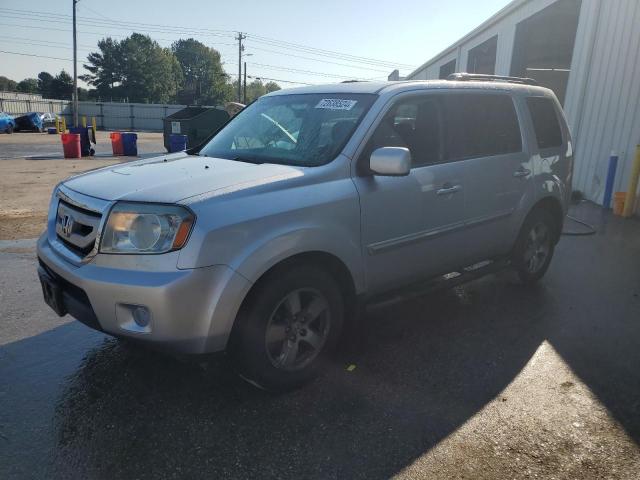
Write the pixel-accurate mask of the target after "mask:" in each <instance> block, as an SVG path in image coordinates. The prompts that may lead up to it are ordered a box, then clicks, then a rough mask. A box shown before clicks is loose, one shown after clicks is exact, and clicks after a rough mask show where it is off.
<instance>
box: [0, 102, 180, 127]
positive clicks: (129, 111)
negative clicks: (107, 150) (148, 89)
mask: <svg viewBox="0 0 640 480" xmlns="http://www.w3.org/2000/svg"><path fill="white" fill-rule="evenodd" d="M185 106H186V105H160V104H146V103H96V102H78V114H79V115H80V116H83V115H85V116H87V117H96V123H97V125H98V128H104V129H105V130H145V131H158V132H161V131H162V129H163V126H162V120H163V119H164V118H165V117H166V116H168V115H171V114H172V113H175V112H177V111H178V110H181V109H183V108H185ZM0 111H2V112H7V113H9V114H11V115H14V116H15V115H21V114H24V113H27V112H51V113H56V114H58V115H64V117H65V118H66V120H67V124H69V122H70V121H71V102H69V101H68V100H47V99H42V100H30V99H23V100H21V99H15V98H1V97H0Z"/></svg>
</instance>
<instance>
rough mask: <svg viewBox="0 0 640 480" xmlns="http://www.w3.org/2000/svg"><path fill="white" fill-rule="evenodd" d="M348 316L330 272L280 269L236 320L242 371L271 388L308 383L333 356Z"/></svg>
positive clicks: (233, 350) (260, 286) (255, 292)
mask: <svg viewBox="0 0 640 480" xmlns="http://www.w3.org/2000/svg"><path fill="white" fill-rule="evenodd" d="M305 317H306V318H305ZM343 318H344V301H343V298H342V295H341V293H340V290H339V289H338V287H337V282H336V281H335V280H334V279H333V277H332V276H331V275H330V274H328V273H327V272H325V271H324V270H322V269H320V268H317V267H314V266H307V265H294V266H290V267H288V268H284V269H277V270H274V271H273V272H271V273H270V274H267V276H265V277H264V278H263V279H261V280H260V282H259V283H258V284H257V285H256V287H254V289H253V290H252V291H251V292H250V294H249V296H248V298H247V299H246V301H245V305H243V307H242V308H241V310H240V312H239V314H238V317H237V319H236V326H235V327H234V332H233V335H232V341H231V345H232V347H231V354H232V357H233V359H234V362H235V364H236V366H237V368H238V372H239V374H240V376H241V377H242V378H244V379H245V380H247V381H249V382H250V383H252V384H254V385H256V386H258V387H260V388H263V389H265V390H268V391H288V390H292V389H295V388H298V387H300V386H302V385H303V384H305V383H307V382H308V381H310V380H312V379H313V378H315V377H316V376H317V375H318V373H319V372H320V370H321V367H322V365H323V364H324V363H325V362H326V361H327V359H328V356H329V353H330V352H331V350H332V349H333V348H334V347H335V345H336V343H337V341H338V339H339V338H340V334H341V331H342V325H343Z"/></svg>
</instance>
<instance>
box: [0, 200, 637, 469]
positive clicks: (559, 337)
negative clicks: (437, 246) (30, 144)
mask: <svg viewBox="0 0 640 480" xmlns="http://www.w3.org/2000/svg"><path fill="white" fill-rule="evenodd" d="M573 213H574V214H575V215H576V216H578V217H580V218H583V219H586V220H587V221H589V222H591V223H594V224H596V226H597V228H598V233H597V235H594V236H590V237H563V239H562V240H561V242H560V244H559V246H558V248H557V250H556V256H555V258H554V260H553V262H552V265H551V268H550V270H549V272H548V273H547V275H546V277H545V278H544V279H543V281H542V282H541V283H540V284H539V285H538V286H536V287H534V288H529V289H527V288H524V287H522V286H520V285H519V284H518V283H517V281H516V280H515V277H514V275H512V274H511V273H510V272H502V273H499V274H497V275H490V276H488V277H485V278H483V279H481V280H478V281H475V282H472V283H469V284H467V285H464V286H462V287H457V288H455V289H452V290H448V291H443V292H439V293H435V294H431V295H428V296H425V297H422V298H419V299H416V300H413V301H410V302H405V303H402V304H397V305H394V306H391V307H387V308H385V309H380V310H377V311H374V312H372V313H369V314H368V315H367V318H366V327H365V328H363V331H362V332H360V336H359V338H358V341H357V342H355V343H356V344H355V345H354V346H353V347H352V348H351V349H348V350H344V351H341V352H340V353H339V354H338V355H337V356H336V360H335V363H334V364H333V365H332V366H330V367H329V368H328V371H327V373H326V374H325V375H324V376H323V377H322V378H320V379H318V380H317V381H315V382H314V383H312V384H310V385H309V386H307V387H305V388H303V389H301V390H299V391H296V392H293V393H289V394H286V395H272V394H268V393H265V392H262V391H259V390H256V389H254V388H253V387H251V386H249V385H247V384H245V383H244V382H243V381H241V380H239V379H238V378H237V377H236V376H235V375H233V373H231V369H230V367H229V365H227V363H226V361H225V359H224V358H222V359H211V360H209V361H206V362H200V363H196V362H192V361H191V362H187V361H183V360H176V359H173V358H170V357H166V356H162V355H160V354H156V353H153V352H149V351H147V350H144V349H140V348H139V347H136V346H133V345H130V344H127V343H123V342H119V341H116V340H113V339H111V338H110V337H108V336H105V335H102V334H99V333H96V332H93V331H91V330H89V329H88V328H87V327H85V326H83V325H81V324H79V323H78V322H75V321H73V320H72V319H70V318H69V317H65V318H57V317H56V316H55V314H53V312H51V311H50V310H49V309H48V307H46V306H45V305H44V304H43V302H42V300H41V293H40V290H39V289H40V287H39V285H38V283H37V276H36V273H35V258H34V255H33V253H32V252H31V251H29V249H28V248H27V249H26V250H24V251H21V250H18V253H10V252H9V251H8V250H4V251H3V250H2V249H1V248H0V272H1V273H0V307H1V308H0V478H2V479H4V478H7V479H9V478H105V479H106V478H109V479H113V478H126V479H129V478H200V477H207V478H250V477H253V478H296V479H298V478H318V479H325V478H345V479H350V478H367V479H382V478H389V477H392V476H398V477H400V478H507V477H508V478H533V477H534V476H536V475H537V476H538V477H539V478H550V477H553V478H624V479H627V478H629V479H631V478H637V474H638V472H639V471H640V449H639V448H638V444H639V442H640V368H638V367H639V365H640V348H639V345H640V321H639V320H640V297H639V296H640V221H638V220H623V219H620V218H617V217H612V216H610V214H608V213H603V212H602V211H601V210H600V209H598V208H595V207H593V206H592V205H589V204H582V205H580V206H579V207H577V208H575V209H574V212H573ZM566 228H571V229H576V230H577V229H578V228H579V226H577V225H573V224H567V226H566ZM350 364H354V365H355V366H356V368H355V370H353V371H349V370H348V369H347V368H346V367H347V366H348V365H350Z"/></svg>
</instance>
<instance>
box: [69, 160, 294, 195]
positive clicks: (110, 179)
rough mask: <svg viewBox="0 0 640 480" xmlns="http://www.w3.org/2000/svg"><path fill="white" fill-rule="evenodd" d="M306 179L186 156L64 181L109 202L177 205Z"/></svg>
mask: <svg viewBox="0 0 640 480" xmlns="http://www.w3.org/2000/svg"><path fill="white" fill-rule="evenodd" d="M301 175H303V173H302V169H301V168H297V167H291V166H286V165H276V164H268V163H264V164H258V165H256V164H253V163H245V162H239V161H234V160H226V159H222V158H212V157H199V156H194V155H187V154H186V153H184V152H180V153H175V154H171V155H163V156H160V157H154V158H150V159H145V160H139V161H136V162H132V163H126V164H119V165H111V166H109V167H105V168H101V169H98V170H93V171H90V172H86V173H83V174H80V175H78V176H76V177H72V178H70V179H69V180H67V181H65V182H64V185H65V186H66V187H68V188H70V189H71V190H75V191H76V192H79V193H83V194H85V195H89V196H92V197H97V198H101V199H103V200H131V201H144V202H160V203H175V202H178V201H180V200H185V199H187V198H189V197H195V196H198V195H202V194H207V193H211V194H214V193H219V194H224V193H227V192H232V191H233V192H237V191H239V190H244V189H246V188H251V187H255V186H258V185H265V184H268V183H273V182H277V181H282V180H286V179H288V178H293V177H299V176H301Z"/></svg>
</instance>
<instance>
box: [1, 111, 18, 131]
mask: <svg viewBox="0 0 640 480" xmlns="http://www.w3.org/2000/svg"><path fill="white" fill-rule="evenodd" d="M15 128H16V121H15V120H14V119H13V117H12V116H11V115H9V114H8V113H4V112H0V132H3V133H13V131H14V130H15Z"/></svg>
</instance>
